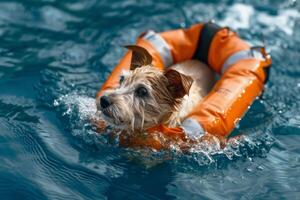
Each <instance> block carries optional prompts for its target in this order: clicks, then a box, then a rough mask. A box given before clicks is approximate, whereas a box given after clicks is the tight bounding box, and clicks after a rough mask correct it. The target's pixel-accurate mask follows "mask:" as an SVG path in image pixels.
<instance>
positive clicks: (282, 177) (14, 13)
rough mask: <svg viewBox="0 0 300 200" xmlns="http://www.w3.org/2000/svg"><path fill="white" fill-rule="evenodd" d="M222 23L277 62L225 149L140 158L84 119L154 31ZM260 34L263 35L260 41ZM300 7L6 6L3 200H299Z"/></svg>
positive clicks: (1, 5) (0, 163) (1, 64)
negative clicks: (129, 54)
mask: <svg viewBox="0 0 300 200" xmlns="http://www.w3.org/2000/svg"><path fill="white" fill-rule="evenodd" d="M210 19H214V20H215V21H216V22H218V23H220V24H222V25H228V26H231V27H232V28H233V29H235V30H236V31H238V33H239V34H240V35H241V37H243V38H244V39H246V40H247V41H249V42H251V43H253V44H261V43H262V38H264V40H265V44H266V45H267V46H268V48H269V51H270V52H271V55H272V58H273V66H272V69H271V73H270V80H269V82H268V84H267V87H266V90H265V92H264V94H263V95H262V97H261V98H259V99H257V100H256V101H255V103H254V104H253V105H252V106H251V108H250V110H249V112H248V113H247V115H246V116H245V117H244V118H243V120H242V121H241V122H240V123H239V124H238V125H237V128H236V130H235V131H234V134H243V135H244V136H243V137H242V138H240V139H239V140H237V141H236V142H235V143H232V144H229V145H228V146H227V147H226V148H225V149H224V150H222V151H215V150H211V149H207V150H205V149H204V150H203V149H195V150H194V151H193V152H191V153H189V154H188V155H182V154H179V153H176V152H161V153H155V152H149V151H141V152H135V151H132V150H124V149H121V148H118V147H117V144H116V145H112V144H107V138H106V137H105V136H101V137H100V136H98V135H97V134H96V133H95V132H94V130H93V129H92V127H91V126H90V124H89V122H88V120H87V119H88V117H89V116H91V115H93V113H94V111H95V106H94V100H93V99H94V96H95V93H96V91H97V90H98V89H99V87H100V86H101V84H102V83H103V82H104V80H105V78H106V77H107V76H108V74H109V73H110V72H111V70H112V69H113V66H114V65H115V64H116V63H117V62H118V60H119V59H120V58H121V57H122V55H123V54H124V51H125V50H124V49H123V48H121V46H123V45H124V44H130V43H134V41H135V38H136V37H137V36H138V35H139V34H140V33H141V32H142V31H145V30H147V29H154V30H156V31H162V30H167V29H174V28H180V27H187V26H189V25H191V24H193V23H196V22H199V21H206V20H210ZM262 35H263V36H262ZM299 65H300V3H299V1H298V2H297V1H295V0H294V1H279V0H276V1H271V0H265V1H247V0H245V1H230V0H228V1H222V2H218V1H209V2H205V1H194V2H193V1H159V2H158V1H157V2H155V3H154V2H152V1H149V0H146V1H134V0H126V1H122V0H120V1H116V0H114V1H112V0H111V1H107V0H101V1H97V0H89V1H88V0H86V1H81V0H74V1H71V0H64V1H63V0H43V1H42V0H40V1H39V0H19V1H15V0H10V1H2V0H1V1H0V77H1V79H0V197H1V199H38V200H41V199H299V196H300V155H299V153H300V145H299V144H300V66H299Z"/></svg>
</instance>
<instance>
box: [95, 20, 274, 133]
mask: <svg viewBox="0 0 300 200" xmlns="http://www.w3.org/2000/svg"><path fill="white" fill-rule="evenodd" d="M136 44H137V45H139V46H141V47H144V48H145V49H147V50H148V52H149V53H150V54H151V55H152V57H153V61H152V64H153V66H156V67H158V68H160V69H165V68H167V67H169V66H170V65H172V64H175V63H178V62H182V61H185V60H189V59H199V60H200V61H202V62H204V63H206V64H207V65H208V66H209V67H210V68H211V69H213V70H214V71H215V72H216V73H218V74H220V75H221V78H220V79H219V80H218V81H217V83H216V84H215V86H214V87H213V89H212V90H211V91H210V93H209V94H208V95H207V96H206V97H205V98H204V99H203V100H201V102H199V104H198V105H197V106H196V107H195V110H194V111H193V112H191V113H190V114H189V115H188V116H187V117H186V119H185V120H184V121H183V123H182V126H181V127H178V128H168V127H165V126H164V125H159V126H157V127H153V128H150V129H149V131H150V132H152V131H159V132H162V133H164V134H166V135H172V134H174V135H178V134H181V135H193V134H197V133H198V132H208V133H210V134H213V135H216V136H221V137H223V136H228V135H229V134H230V132H231V131H232V130H233V129H234V127H235V125H236V123H237V122H238V121H239V119H240V118H241V117H242V116H243V115H244V114H245V112H246V111H247V110H248V107H249V106H250V105H251V104H252V102H253V101H254V100H255V98H256V97H257V96H259V95H260V94H261V92H262V90H263V88H264V83H265V82H266V80H267V75H268V73H267V72H268V69H269V67H270V65H271V57H270V56H269V55H268V54H267V53H266V52H265V49H264V48H263V47H256V48H253V47H250V45H249V44H247V43H246V42H245V41H243V40H242V39H241V38H239V37H238V35H237V34H236V33H235V32H233V31H231V30H230V29H229V28H221V27H219V26H218V25H216V24H214V23H210V22H209V23H204V24H195V25H193V26H191V27H189V28H187V29H178V30H171V31H166V32H162V33H155V32H154V31H148V32H145V33H143V34H142V35H141V36H140V37H139V38H138V39H137V42H136ZM130 61H131V52H127V53H126V54H125V56H124V57H123V58H122V60H121V61H120V62H119V64H118V65H117V66H116V67H115V68H114V70H113V72H112V73H111V75H110V76H109V77H108V79H107V80H106V82H105V83H104V84H103V86H102V88H101V89H100V91H99V92H98V93H97V98H99V97H100V96H101V94H102V93H103V91H104V90H106V89H112V88H115V87H117V86H118V84H119V79H120V73H121V71H122V70H129V68H130Z"/></svg>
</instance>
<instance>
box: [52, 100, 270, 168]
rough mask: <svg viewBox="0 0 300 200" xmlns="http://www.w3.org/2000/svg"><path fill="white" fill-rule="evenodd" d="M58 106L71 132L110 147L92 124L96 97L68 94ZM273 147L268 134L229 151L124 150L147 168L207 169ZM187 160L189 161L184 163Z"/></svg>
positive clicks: (233, 144) (207, 147)
mask: <svg viewBox="0 0 300 200" xmlns="http://www.w3.org/2000/svg"><path fill="white" fill-rule="evenodd" d="M54 106H55V107H57V108H58V110H60V113H61V116H62V117H63V118H65V119H68V122H69V123H68V124H69V129H70V131H71V133H72V134H73V135H74V136H76V137H79V138H80V139H82V140H83V141H84V142H85V143H87V144H96V145H101V146H103V145H104V144H105V145H107V147H108V148H109V147H112V146H110V145H111V143H109V142H108V140H107V138H106V137H105V136H104V135H101V136H100V135H99V134H98V133H97V132H96V131H95V130H94V129H93V128H92V125H91V122H90V119H91V118H96V117H97V116H96V115H95V113H96V105H95V100H94V98H91V97H87V96H80V95H78V94H67V95H63V96H61V97H60V98H58V99H56V100H55V101H54ZM272 145H273V140H272V138H271V137H270V136H269V135H268V134H265V133H264V134H262V133H260V134H252V135H247V136H246V135H243V136H240V137H235V138H231V139H230V140H229V141H228V143H227V144H226V146H225V148H220V145H219V144H218V143H216V144H207V143H202V144H197V145H193V146H192V147H191V148H190V149H189V150H188V151H187V152H182V151H181V150H180V148H179V146H178V145H176V144H174V145H173V146H172V147H171V149H170V150H168V151H155V150H152V149H140V150H130V149H126V150H124V152H123V153H124V154H123V155H124V156H125V157H127V158H128V159H129V160H134V161H138V162H139V163H142V164H143V165H144V166H146V167H151V166H155V165H157V164H158V163H163V162H166V161H171V162H176V163H177V165H178V164H180V163H184V164H183V165H184V166H182V167H183V168H186V167H187V166H188V165H190V166H194V167H195V166H206V165H212V164H215V163H219V162H220V160H224V159H225V160H228V161H230V160H236V159H238V158H244V159H245V158H248V159H251V158H252V157H257V156H259V157H262V156H265V154H266V153H267V152H268V151H269V149H270V148H271V146H272ZM182 160H184V161H185V162H181V161H182Z"/></svg>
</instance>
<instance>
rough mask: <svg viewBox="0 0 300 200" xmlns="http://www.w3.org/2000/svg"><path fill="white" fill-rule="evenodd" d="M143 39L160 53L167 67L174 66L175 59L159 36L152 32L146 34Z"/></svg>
mask: <svg viewBox="0 0 300 200" xmlns="http://www.w3.org/2000/svg"><path fill="white" fill-rule="evenodd" d="M143 38H144V39H146V40H148V41H149V42H150V43H151V44H152V46H153V47H154V48H155V49H156V50H157V51H158V52H159V54H160V57H161V59H162V61H163V63H164V65H165V67H169V66H171V65H172V64H173V57H172V54H171V51H170V49H169V46H168V44H167V42H166V41H165V40H164V39H163V38H162V37H161V36H160V35H159V34H157V33H155V32H154V31H152V30H150V31H147V32H146V34H145V35H144V37H143Z"/></svg>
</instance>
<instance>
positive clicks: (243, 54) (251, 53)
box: [222, 49, 264, 74]
mask: <svg viewBox="0 0 300 200" xmlns="http://www.w3.org/2000/svg"><path fill="white" fill-rule="evenodd" d="M247 58H259V59H264V58H263V56H262V54H261V53H260V52H259V51H257V50H253V49H249V50H242V51H238V52H236V53H234V54H232V55H231V56H230V57H229V58H228V59H227V60H226V61H225V63H224V64H223V66H222V74H223V73H224V72H225V71H226V70H227V69H228V67H230V66H231V65H233V64H234V63H236V62H238V61H240V60H243V59H247Z"/></svg>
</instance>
